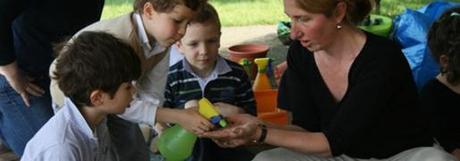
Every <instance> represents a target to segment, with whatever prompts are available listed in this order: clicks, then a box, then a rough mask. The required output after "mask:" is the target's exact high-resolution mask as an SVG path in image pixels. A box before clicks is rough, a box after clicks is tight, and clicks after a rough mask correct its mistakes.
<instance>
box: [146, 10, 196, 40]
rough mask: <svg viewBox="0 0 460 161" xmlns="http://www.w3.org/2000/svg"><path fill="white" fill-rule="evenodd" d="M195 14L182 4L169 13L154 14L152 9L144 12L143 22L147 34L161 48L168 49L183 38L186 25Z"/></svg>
mask: <svg viewBox="0 0 460 161" xmlns="http://www.w3.org/2000/svg"><path fill="white" fill-rule="evenodd" d="M195 13H196V12H195V11H192V10H191V9H190V8H188V7H186V6H185V5H182V4H178V5H176V6H175V7H174V9H173V10H172V11H170V12H156V11H155V10H154V9H153V7H152V9H151V10H148V9H145V10H144V13H143V17H144V18H143V20H144V25H145V28H146V31H147V33H148V34H149V35H150V36H153V37H154V38H155V39H156V41H157V42H158V43H159V44H160V45H161V46H162V47H169V46H171V45H172V44H173V43H175V42H176V41H178V40H180V39H181V38H182V37H183V36H184V34H185V30H186V27H187V24H188V23H189V22H190V19H191V18H192V17H193V16H194V15H195Z"/></svg>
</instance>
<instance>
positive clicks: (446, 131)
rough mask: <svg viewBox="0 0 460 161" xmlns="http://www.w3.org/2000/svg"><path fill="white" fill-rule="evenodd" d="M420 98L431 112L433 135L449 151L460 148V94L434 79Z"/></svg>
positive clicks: (425, 107) (424, 89) (424, 106)
mask: <svg viewBox="0 0 460 161" xmlns="http://www.w3.org/2000/svg"><path fill="white" fill-rule="evenodd" d="M420 98H421V102H422V106H423V108H424V109H426V110H429V113H430V114H431V119H432V122H431V128H432V129H431V130H432V134H433V137H435V138H436V140H438V142H439V143H440V144H441V146H442V147H443V148H444V149H445V150H446V151H448V152H452V151H453V150H454V149H455V148H460V117H459V116H460V107H459V105H460V94H458V93H455V92H453V91H452V90H450V89H449V88H448V87H447V86H445V85H444V84H442V83H441V82H439V81H438V80H437V79H433V80H431V81H429V82H428V83H427V84H426V85H425V87H423V89H422V91H421V93H420Z"/></svg>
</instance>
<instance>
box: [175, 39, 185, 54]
mask: <svg viewBox="0 0 460 161" xmlns="http://www.w3.org/2000/svg"><path fill="white" fill-rule="evenodd" d="M183 45H184V44H182V43H181V41H180V40H179V41H177V42H176V47H177V50H178V51H179V52H180V53H181V54H182V55H184V49H183Z"/></svg>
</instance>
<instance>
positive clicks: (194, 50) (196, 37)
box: [177, 22, 220, 71]
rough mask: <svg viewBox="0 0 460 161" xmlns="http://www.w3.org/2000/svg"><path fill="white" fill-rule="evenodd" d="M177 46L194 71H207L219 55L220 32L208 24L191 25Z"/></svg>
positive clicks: (212, 66)
mask: <svg viewBox="0 0 460 161" xmlns="http://www.w3.org/2000/svg"><path fill="white" fill-rule="evenodd" d="M177 46H178V48H179V51H180V52H181V53H183V54H184V56H185V58H186V59H187V61H188V62H189V63H190V64H191V65H192V68H194V70H200V71H209V70H211V69H213V68H214V65H215V63H216V59H217V56H218V53H219V47H220V30H219V28H218V27H217V26H216V25H214V24H213V23H210V22H205V23H192V24H190V25H189V26H188V27H187V32H186V33H185V36H184V37H183V38H182V39H181V40H180V42H178V43H177Z"/></svg>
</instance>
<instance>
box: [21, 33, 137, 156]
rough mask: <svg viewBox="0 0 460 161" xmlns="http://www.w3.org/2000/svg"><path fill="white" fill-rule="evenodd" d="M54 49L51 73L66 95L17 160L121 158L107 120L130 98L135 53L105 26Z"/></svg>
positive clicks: (120, 110) (134, 68)
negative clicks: (58, 109) (56, 55)
mask: <svg viewBox="0 0 460 161" xmlns="http://www.w3.org/2000/svg"><path fill="white" fill-rule="evenodd" d="M58 52H60V55H59V56H60V58H59V59H58V60H57V64H56V70H55V72H54V78H53V79H55V80H56V81H57V84H58V85H59V88H60V89H62V91H63V93H64V95H65V96H66V98H65V101H64V105H63V107H62V109H61V110H60V111H59V112H57V113H56V115H55V116H53V117H52V118H51V119H50V120H49V121H48V122H47V123H46V124H45V125H44V126H43V127H42V128H41V129H40V130H39V131H38V133H37V134H36V135H35V136H34V137H33V138H32V139H31V140H30V141H29V142H28V143H27V146H26V149H25V152H24V155H23V157H22V159H21V160H23V161H53V160H56V161H57V160H59V161H61V160H66V161H89V160H97V161H106V160H107V161H114V160H119V159H118V154H117V152H116V150H115V149H114V146H112V145H111V144H112V142H111V139H110V134H109V132H108V128H107V125H106V120H107V116H108V115H109V114H120V113H123V112H124V111H125V109H126V107H128V105H129V103H130V102H131V101H132V98H133V94H134V92H135V88H134V85H133V82H134V80H136V79H137V78H138V77H139V76H140V73H141V67H140V61H139V58H138V57H137V56H136V54H135V53H134V50H133V49H132V48H131V47H130V46H129V45H128V44H126V43H124V42H122V41H121V40H119V39H117V38H115V37H114V36H112V35H110V34H107V33H103V32H83V33H81V34H80V36H78V37H77V38H76V39H74V40H73V41H72V43H70V44H67V45H65V46H62V50H58ZM101 60H104V61H101Z"/></svg>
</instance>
